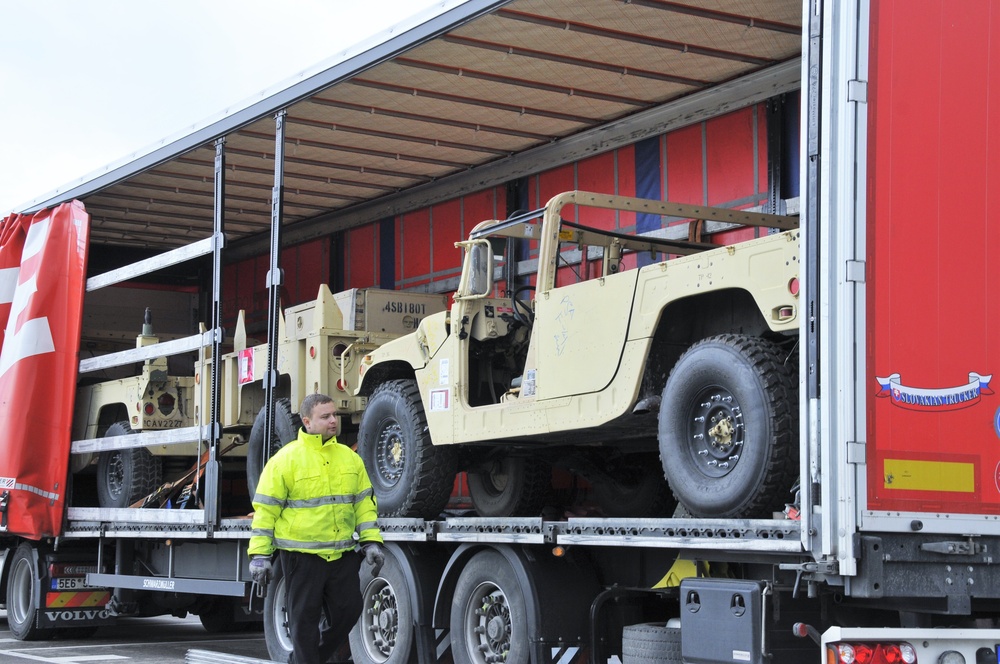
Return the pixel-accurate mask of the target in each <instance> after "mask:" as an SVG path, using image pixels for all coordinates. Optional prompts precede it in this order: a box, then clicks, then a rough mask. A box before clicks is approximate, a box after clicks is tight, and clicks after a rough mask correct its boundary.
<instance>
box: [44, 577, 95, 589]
mask: <svg viewBox="0 0 1000 664" xmlns="http://www.w3.org/2000/svg"><path fill="white" fill-rule="evenodd" d="M91 587H92V586H88V585H87V584H86V580H85V579H84V578H83V577H81V576H62V577H59V578H58V579H52V590H80V589H82V588H91Z"/></svg>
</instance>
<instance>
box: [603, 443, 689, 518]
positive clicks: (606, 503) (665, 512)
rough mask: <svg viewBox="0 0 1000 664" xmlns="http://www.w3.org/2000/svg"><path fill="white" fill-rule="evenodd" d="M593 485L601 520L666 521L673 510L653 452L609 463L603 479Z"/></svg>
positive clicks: (669, 494)
mask: <svg viewBox="0 0 1000 664" xmlns="http://www.w3.org/2000/svg"><path fill="white" fill-rule="evenodd" d="M593 484H594V497H595V498H596V500H597V504H598V505H600V506H601V510H602V511H603V512H604V514H605V516H609V517H640V518H645V517H668V516H670V515H671V514H673V512H674V509H675V508H676V507H677V499H676V498H674V495H673V493H671V491H670V486H669V485H668V484H667V481H666V480H665V479H664V478H663V470H662V467H661V466H660V464H658V463H656V453H655V452H654V453H648V454H629V455H623V456H621V457H618V458H617V459H609V460H608V467H607V476H604V477H601V478H600V479H599V480H597V481H595V482H594V483H593Z"/></svg>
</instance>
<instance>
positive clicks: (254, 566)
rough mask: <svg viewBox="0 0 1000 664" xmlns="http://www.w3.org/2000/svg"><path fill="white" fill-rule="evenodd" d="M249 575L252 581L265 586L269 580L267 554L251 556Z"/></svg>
mask: <svg viewBox="0 0 1000 664" xmlns="http://www.w3.org/2000/svg"><path fill="white" fill-rule="evenodd" d="M250 577H251V578H252V579H253V582H254V583H259V584H260V585H262V586H266V585H267V584H268V583H269V582H270V581H271V559H270V558H268V557H267V556H254V557H253V558H251V559H250Z"/></svg>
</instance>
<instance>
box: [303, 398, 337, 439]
mask: <svg viewBox="0 0 1000 664" xmlns="http://www.w3.org/2000/svg"><path fill="white" fill-rule="evenodd" d="M302 428H303V429H305V430H306V433H311V434H318V435H320V436H323V440H329V439H330V438H332V437H333V436H336V435H339V434H340V416H339V415H337V407H336V406H335V405H334V404H333V402H330V403H321V404H318V405H316V406H313V411H312V415H310V416H309V417H303V418H302Z"/></svg>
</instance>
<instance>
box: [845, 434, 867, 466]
mask: <svg viewBox="0 0 1000 664" xmlns="http://www.w3.org/2000/svg"><path fill="white" fill-rule="evenodd" d="M865 447H866V445H865V441H863V440H849V441H847V463H865V460H866V458H865Z"/></svg>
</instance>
